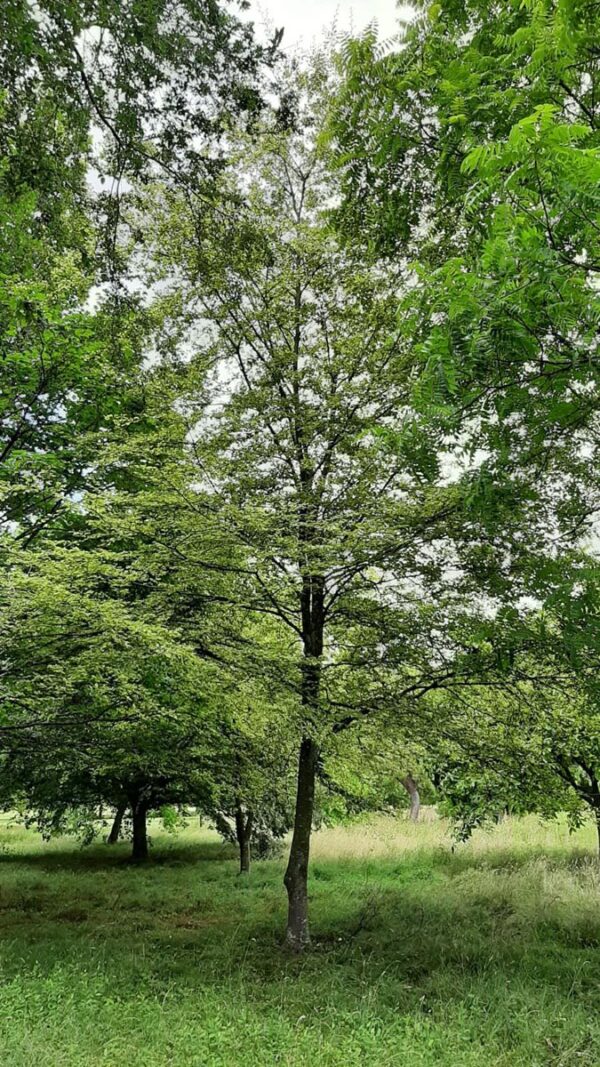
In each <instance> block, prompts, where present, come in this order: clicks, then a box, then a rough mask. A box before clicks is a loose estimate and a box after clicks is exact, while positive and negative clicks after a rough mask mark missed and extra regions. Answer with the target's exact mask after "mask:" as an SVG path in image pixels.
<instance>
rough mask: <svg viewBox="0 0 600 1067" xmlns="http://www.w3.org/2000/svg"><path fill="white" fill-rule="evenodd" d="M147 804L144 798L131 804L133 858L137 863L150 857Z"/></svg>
mask: <svg viewBox="0 0 600 1067" xmlns="http://www.w3.org/2000/svg"><path fill="white" fill-rule="evenodd" d="M147 813H148V809H147V806H146V804H145V802H144V801H143V800H138V801H136V802H135V803H134V804H132V806H131V814H132V818H133V846H132V849H131V858H132V860H135V862H136V863H143V862H144V860H147V859H148V832H147V828H146V815H147Z"/></svg>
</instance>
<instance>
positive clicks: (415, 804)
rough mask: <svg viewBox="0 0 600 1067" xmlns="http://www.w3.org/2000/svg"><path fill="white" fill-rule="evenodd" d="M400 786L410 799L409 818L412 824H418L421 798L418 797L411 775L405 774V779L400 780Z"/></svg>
mask: <svg viewBox="0 0 600 1067" xmlns="http://www.w3.org/2000/svg"><path fill="white" fill-rule="evenodd" d="M402 785H403V786H404V788H405V789H406V792H407V793H408V795H409V797H410V809H409V818H410V819H411V821H412V822H418V820H419V812H420V810H421V797H420V796H419V790H418V788H417V783H416V782H415V780H414V778H413V776H412V774H407V775H406V778H403V779H402Z"/></svg>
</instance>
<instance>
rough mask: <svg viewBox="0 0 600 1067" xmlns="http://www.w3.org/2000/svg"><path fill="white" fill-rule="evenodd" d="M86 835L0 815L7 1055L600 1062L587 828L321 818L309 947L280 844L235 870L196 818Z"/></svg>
mask: <svg viewBox="0 0 600 1067" xmlns="http://www.w3.org/2000/svg"><path fill="white" fill-rule="evenodd" d="M152 839H153V850H152V854H153V855H152V861H151V862H150V863H149V864H148V865H147V866H145V867H135V866H132V865H131V864H130V863H129V862H127V853H128V846H127V844H126V843H123V844H120V845H118V846H116V847H114V848H108V847H107V846H106V845H104V844H102V843H98V844H97V845H94V846H92V847H90V848H86V849H81V848H80V847H79V846H78V845H77V843H74V842H73V841H71V840H66V839H57V840H54V841H52V842H51V843H49V844H44V843H43V842H41V841H40V839H39V837H38V836H37V835H35V834H33V833H32V832H29V831H26V830H24V829H23V828H20V827H16V826H11V825H9V823H8V822H7V821H6V820H4V821H3V823H2V828H1V830H0V866H1V871H0V909H1V936H2V947H1V957H0V959H1V971H0V1063H1V1064H2V1067H33V1065H35V1067H96V1065H103V1067H167V1065H173V1067H192V1065H193V1067H271V1065H276V1064H282V1065H284V1064H285V1065H294V1067H309V1065H310V1067H314V1065H318V1067H359V1065H365V1064H367V1065H372V1067H397V1065H399V1064H406V1065H407V1067H433V1065H436V1067H438V1065H443V1067H492V1065H494V1067H517V1065H519V1067H521V1065H522V1067H542V1065H554V1067H575V1065H579V1067H598V1065H599V1064H600V977H599V976H600V866H599V864H598V862H597V859H596V857H595V854H594V845H595V835H594V831H593V828H592V827H591V826H588V827H584V828H582V829H581V830H580V831H578V832H577V833H576V834H575V835H569V834H568V831H567V829H566V827H565V826H564V825H563V824H560V823H559V824H542V823H540V822H539V821H538V820H537V819H535V818H532V817H530V818H526V819H522V820H512V819H508V820H506V821H505V822H504V823H502V824H501V825H500V826H498V827H495V828H494V829H493V830H490V831H489V832H478V833H477V834H475V836H474V837H473V839H472V840H471V841H470V842H469V843H467V844H465V845H462V844H461V845H456V846H455V848H454V850H452V839H451V837H450V834H449V830H448V827H447V826H446V824H445V823H444V822H443V821H442V820H437V819H436V818H435V817H434V816H433V815H432V814H431V813H429V814H428V813H426V818H425V821H424V822H422V823H420V824H419V825H417V826H412V825H410V824H409V823H407V822H405V821H404V820H401V819H392V818H383V817H381V818H377V819H373V820H371V821H370V822H368V823H358V824H355V825H353V826H351V827H345V828H336V829H329V830H323V831H320V832H319V833H317V834H316V835H315V842H314V851H313V863H312V873H311V909H312V920H313V936H314V944H313V947H312V949H311V950H310V951H309V952H308V953H307V954H306V955H304V956H303V957H301V958H294V957H290V956H286V955H285V953H284V952H283V951H282V949H281V947H280V939H281V935H282V932H283V926H284V916H285V894H284V892H283V888H282V883H281V879H282V874H283V867H284V860H283V859H276V860H268V861H264V862H260V863H255V864H254V866H253V870H252V872H251V874H250V876H249V877H247V878H240V877H238V875H237V867H236V862H235V857H234V853H233V851H232V850H231V849H230V848H229V847H227V846H224V845H223V844H222V843H221V841H220V840H219V839H218V838H217V836H216V835H215V834H214V833H213V832H212V831H211V830H209V829H205V828H200V827H199V826H198V824H197V822H196V821H194V822H193V823H192V822H191V823H190V824H189V826H188V827H187V829H186V830H185V831H184V832H183V833H182V834H180V835H178V836H176V837H173V836H170V835H167V834H165V833H164V831H161V829H160V827H159V826H158V825H157V824H155V825H153V827H152Z"/></svg>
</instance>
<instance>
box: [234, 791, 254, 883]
mask: <svg viewBox="0 0 600 1067" xmlns="http://www.w3.org/2000/svg"><path fill="white" fill-rule="evenodd" d="M253 821H254V816H253V813H252V812H251V811H249V812H248V814H247V815H246V813H245V812H244V808H243V806H242V803H241V801H239V800H238V801H236V808H235V836H236V837H237V843H238V845H239V849H240V874H249V873H250V838H251V836H252V823H253Z"/></svg>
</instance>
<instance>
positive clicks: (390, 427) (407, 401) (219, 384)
mask: <svg viewBox="0 0 600 1067" xmlns="http://www.w3.org/2000/svg"><path fill="white" fill-rule="evenodd" d="M328 62H329V61H328V59H326V58H323V57H317V58H316V59H315V61H314V63H313V64H312V66H311V67H310V69H309V70H308V71H304V70H300V71H299V72H297V71H294V70H292V72H291V83H292V86H293V92H294V99H295V100H296V105H295V106H296V115H295V120H294V122H295V128H294V123H292V124H291V127H292V128H288V129H287V130H285V131H283V132H282V131H281V130H280V129H279V128H278V126H277V123H275V124H274V126H273V125H271V126H267V128H266V129H265V130H264V132H263V134H262V138H261V141H260V147H259V148H258V149H256V150H254V151H253V150H252V149H251V148H250V147H249V146H247V145H246V144H244V145H243V147H242V149H241V154H242V159H241V160H240V165H239V168H237V169H236V168H232V169H231V170H230V172H229V173H228V174H227V175H225V176H224V178H223V183H224V188H225V194H226V195H230V196H236V195H238V196H239V195H240V192H241V191H242V190H243V192H244V194H245V207H244V209H243V210H242V211H241V212H240V214H239V216H238V215H231V216H227V217H224V215H223V214H222V213H221V212H217V213H215V214H214V215H212V216H208V217H207V218H206V219H205V221H204V229H203V231H202V233H201V234H199V233H198V231H197V228H196V227H195V226H194V220H193V217H192V215H191V214H190V212H189V211H188V209H187V205H186V203H185V201H184V200H182V199H181V198H177V197H173V196H172V195H171V194H170V193H169V191H168V190H166V189H164V188H160V187H158V188H155V189H154V190H153V191H152V194H151V203H150V204H149V205H148V209H147V210H148V211H149V213H150V217H151V231H152V234H153V240H154V241H155V245H154V260H155V264H156V267H155V271H156V273H155V277H157V278H160V280H161V285H162V288H163V293H164V294H169V295H168V297H167V296H166V295H165V299H170V300H171V301H172V302H173V305H174V306H176V307H178V308H182V309H183V311H182V314H183V315H184V317H185V321H186V324H187V325H188V331H189V332H188V343H187V344H186V346H185V349H184V358H183V360H182V366H181V369H180V372H179V375H180V400H179V402H178V410H180V411H181V412H183V413H184V415H185V416H186V417H187V419H188V424H189V433H188V463H189V470H188V471H187V473H182V474H181V475H180V476H179V482H178V488H177V493H178V494H179V497H180V500H181V501H182V502H185V501H187V503H182V504H181V507H187V510H188V514H189V521H188V524H187V533H186V536H185V539H184V538H183V537H182V536H180V538H179V539H178V540H176V541H174V542H173V543H172V544H171V550H172V552H173V553H174V554H178V555H179V556H180V557H182V558H183V559H184V560H185V561H186V563H185V566H186V567H187V569H188V571H189V570H191V569H193V568H194V567H198V569H201V568H202V566H203V565H204V566H207V567H208V568H209V569H210V570H211V571H212V570H215V571H217V572H219V571H220V572H225V571H227V570H229V572H234V574H235V582H236V584H235V586H234V587H231V588H230V590H229V592H226V593H224V594H223V600H224V601H225V602H228V601H229V602H230V603H231V604H232V606H235V608H236V609H237V610H238V611H242V612H245V613H246V614H247V615H249V616H251V617H252V616H253V617H255V618H256V617H258V616H260V615H261V614H263V615H267V616H270V617H271V618H272V619H273V620H275V622H276V624H277V625H278V627H279V629H280V630H281V632H282V633H285V632H287V633H288V635H289V636H288V641H290V640H291V645H290V647H291V648H292V649H293V648H294V647H295V648H296V649H297V650H298V651H299V652H300V659H299V662H298V660H297V659H292V660H290V658H289V656H288V660H287V663H286V662H284V663H283V664H282V666H281V667H280V672H281V677H282V679H283V678H285V684H286V685H287V687H288V689H289V691H291V692H294V691H295V692H296V693H297V695H298V699H299V701H300V704H301V721H302V740H301V743H300V752H299V767H298V782H297V798H296V812H295V819H294V833H293V838H292V845H291V851H290V858H289V863H288V868H287V872H286V876H285V883H286V887H287V892H288V902H289V914H288V927H287V935H286V936H287V943H288V944H289V945H290V947H292V948H293V949H301V948H302V947H303V946H304V945H305V944H306V943H307V942H308V939H309V931H308V899H307V868H308V858H309V845H310V834H311V823H312V816H313V808H314V790H315V780H316V776H317V772H318V769H319V764H320V751H321V749H322V748H323V744H324V740H325V739H326V738H327V737H328V736H329V735H330V733H331V732H332V731H336V732H339V731H340V730H344V729H346V728H348V727H349V726H351V725H352V724H354V723H356V722H357V721H359V720H361V718H362V717H364V715H365V714H366V713H367V712H369V713H374V712H375V711H377V710H381V707H382V704H384V702H385V700H389V702H390V704H391V705H393V706H394V707H395V708H396V709H398V707H399V706H403V707H404V706H406V702H407V701H409V700H410V699H412V698H416V697H418V696H419V694H420V693H421V692H422V691H425V690H426V689H427V688H430V687H431V686H432V685H436V684H441V680H442V679H444V680H447V679H448V677H450V675H451V674H452V673H453V670H454V668H452V669H449V666H448V662H446V661H445V660H444V658H443V655H441V654H440V652H439V649H438V651H437V652H436V651H435V645H436V644H438V645H439V644H440V633H441V632H442V631H441V630H440V629H439V627H438V628H437V629H436V623H437V624H439V625H440V626H441V627H442V629H443V628H444V627H445V626H446V622H445V621H444V619H446V621H447V618H448V611H449V608H448V603H447V601H446V600H445V597H446V596H447V595H448V591H449V589H450V586H451V585H452V583H451V582H449V581H448V577H447V568H448V563H449V561H450V559H451V558H452V551H453V550H452V545H451V542H452V536H453V535H454V534H455V533H456V530H457V528H458V515H459V512H460V503H461V494H460V491H459V490H457V488H456V486H453V485H449V484H448V483H447V481H446V479H445V478H444V477H443V474H442V472H441V468H440V462H439V455H438V453H439V445H438V440H437V437H436V428H435V427H434V426H433V424H431V423H430V424H427V423H426V422H425V420H421V421H419V419H418V418H417V416H416V413H415V411H414V408H413V407H412V403H411V398H412V396H413V391H414V387H415V381H416V379H417V378H418V376H419V373H420V361H419V360H416V361H415V360H414V359H413V357H412V353H411V350H410V347H408V346H407V345H406V343H405V335H404V329H403V326H402V324H400V323H399V322H398V318H397V307H398V295H399V292H400V291H401V289H402V287H403V285H404V284H405V281H406V279H405V276H404V273H403V271H402V269H401V268H398V269H394V268H391V267H390V266H389V265H387V264H383V263H379V264H366V263H365V260H364V257H363V256H362V253H361V251H360V250H353V249H352V248H344V247H342V246H341V245H340V244H339V242H338V241H337V240H336V238H335V235H334V233H333V232H332V230H331V228H330V227H329V225H328V221H327V217H326V215H325V214H324V212H323V207H324V206H326V205H327V204H328V203H329V202H330V201H331V199H332V198H333V197H334V196H335V191H336V185H335V179H334V178H333V177H332V175H331V173H330V172H329V170H328V164H327V157H326V154H324V151H323V148H322V141H321V140H320V136H319V130H320V126H319V120H318V117H317V116H318V115H319V113H322V111H323V101H324V99H325V96H326V95H327V92H328V70H329V68H328ZM149 240H150V237H149ZM182 279H183V281H182ZM192 326H195V329H194V330H192ZM207 369H208V374H207ZM211 371H212V373H211ZM217 416H218V417H217ZM453 524H454V525H453ZM211 530H212V535H211V536H212V538H213V545H214V544H218V546H219V547H218V556H217V555H215V554H214V552H215V550H214V548H213V552H212V553H211V554H209V555H207V550H206V546H207V541H206V537H207V531H211ZM423 583H424V584H425V586H426V590H427V593H426V596H427V607H426V610H425V611H424V613H423V614H422V617H421V620H420V621H418V619H417V616H418V613H419V611H420V607H419V604H420V600H421V599H422V598H420V597H419V596H418V595H417V594H416V592H415V590H416V588H417V587H419V588H420V587H421V586H422V585H423ZM444 590H445V592H444ZM452 595H454V596H455V592H454V593H453V594H452ZM435 605H437V607H436V606H435ZM455 608H456V604H455ZM436 611H437V616H436ZM417 638H424V640H421V641H420V643H419V641H418V640H417ZM384 645H385V647H386V651H385V652H382V647H383V646H384ZM389 648H391V649H392V651H391V653H390V655H391V659H390V661H389V663H388V660H387V656H388V649H389ZM253 651H256V652H257V653H260V651H261V650H260V648H256V649H255V650H253ZM244 662H245V663H248V659H247V658H245V659H244ZM262 662H263V661H262V660H261V659H257V663H256V664H255V665H254V669H255V670H260V669H261V666H262ZM353 678H354V681H352V679H353ZM358 679H360V683H359V682H358ZM361 686H362V691H360V687H361Z"/></svg>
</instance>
